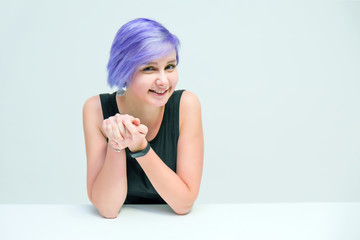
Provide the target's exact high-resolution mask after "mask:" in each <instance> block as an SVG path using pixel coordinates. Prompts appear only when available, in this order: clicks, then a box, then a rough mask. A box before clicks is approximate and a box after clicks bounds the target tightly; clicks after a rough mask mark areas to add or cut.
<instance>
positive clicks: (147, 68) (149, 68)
mask: <svg viewBox="0 0 360 240" xmlns="http://www.w3.org/2000/svg"><path fill="white" fill-rule="evenodd" d="M154 70H155V68H153V67H146V68H144V69H143V71H144V72H150V71H154Z"/></svg>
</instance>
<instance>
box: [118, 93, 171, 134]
mask: <svg viewBox="0 0 360 240" xmlns="http://www.w3.org/2000/svg"><path fill="white" fill-rule="evenodd" d="M116 99H117V105H118V108H119V111H120V113H121V114H129V115H131V116H133V117H136V118H139V119H140V122H141V124H144V125H146V126H147V127H149V128H151V127H152V126H153V125H157V124H158V123H159V122H161V120H162V117H163V113H164V110H165V106H161V107H156V106H153V105H149V104H144V103H143V102H140V101H139V100H138V99H137V98H136V97H135V96H133V95H131V94H130V93H129V94H125V95H124V96H122V97H118V96H116Z"/></svg>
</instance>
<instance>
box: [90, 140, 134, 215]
mask: <svg viewBox="0 0 360 240" xmlns="http://www.w3.org/2000/svg"><path fill="white" fill-rule="evenodd" d="M126 195H127V177H126V156H125V151H121V152H119V153H118V152H115V151H114V150H112V149H111V148H110V147H108V148H107V153H106V158H105V162H104V165H103V167H102V169H101V170H100V172H99V174H98V176H97V177H96V179H95V181H94V184H93V187H92V191H91V202H92V203H93V204H94V206H95V207H96V208H97V209H98V210H99V212H100V213H101V215H103V216H104V217H107V218H115V217H117V215H118V213H119V211H120V208H121V207H122V205H123V203H124V201H125V198H126Z"/></svg>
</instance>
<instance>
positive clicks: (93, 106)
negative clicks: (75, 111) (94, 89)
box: [83, 95, 101, 111]
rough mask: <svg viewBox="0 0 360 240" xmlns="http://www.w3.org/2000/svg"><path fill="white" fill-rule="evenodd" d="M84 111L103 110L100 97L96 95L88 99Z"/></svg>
mask: <svg viewBox="0 0 360 240" xmlns="http://www.w3.org/2000/svg"><path fill="white" fill-rule="evenodd" d="M83 109H84V111H94V110H99V109H101V102H100V96H99V95H95V96H92V97H90V98H88V99H87V100H86V101H85V103H84V107H83Z"/></svg>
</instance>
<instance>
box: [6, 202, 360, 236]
mask: <svg viewBox="0 0 360 240" xmlns="http://www.w3.org/2000/svg"><path fill="white" fill-rule="evenodd" d="M0 239H1V240H8V239H36V240H40V239H46V240H50V239H62V240H65V239H86V240H88V239H98V240H105V239H143V240H148V239H156V240H159V239H182V240H187V239H210V240H212V239H221V240H222V239H224V240H227V239H261V240H268V239H276V240H280V239H286V240H292V239H303V240H311V239H314V240H315V239H316V240H322V239H324V240H332V239H339V240H359V239H360V203H273V204H195V205H194V207H193V210H192V211H191V212H190V213H189V214H188V215H184V216H178V215H176V214H174V213H173V212H172V211H171V209H170V208H169V207H168V206H166V205H126V206H124V207H123V208H122V210H121V212H120V214H119V216H118V217H117V218H116V219H105V218H103V217H101V216H100V215H99V214H98V212H97V210H96V209H95V208H94V207H93V206H92V205H21V204H2V205H1V204H0Z"/></svg>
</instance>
